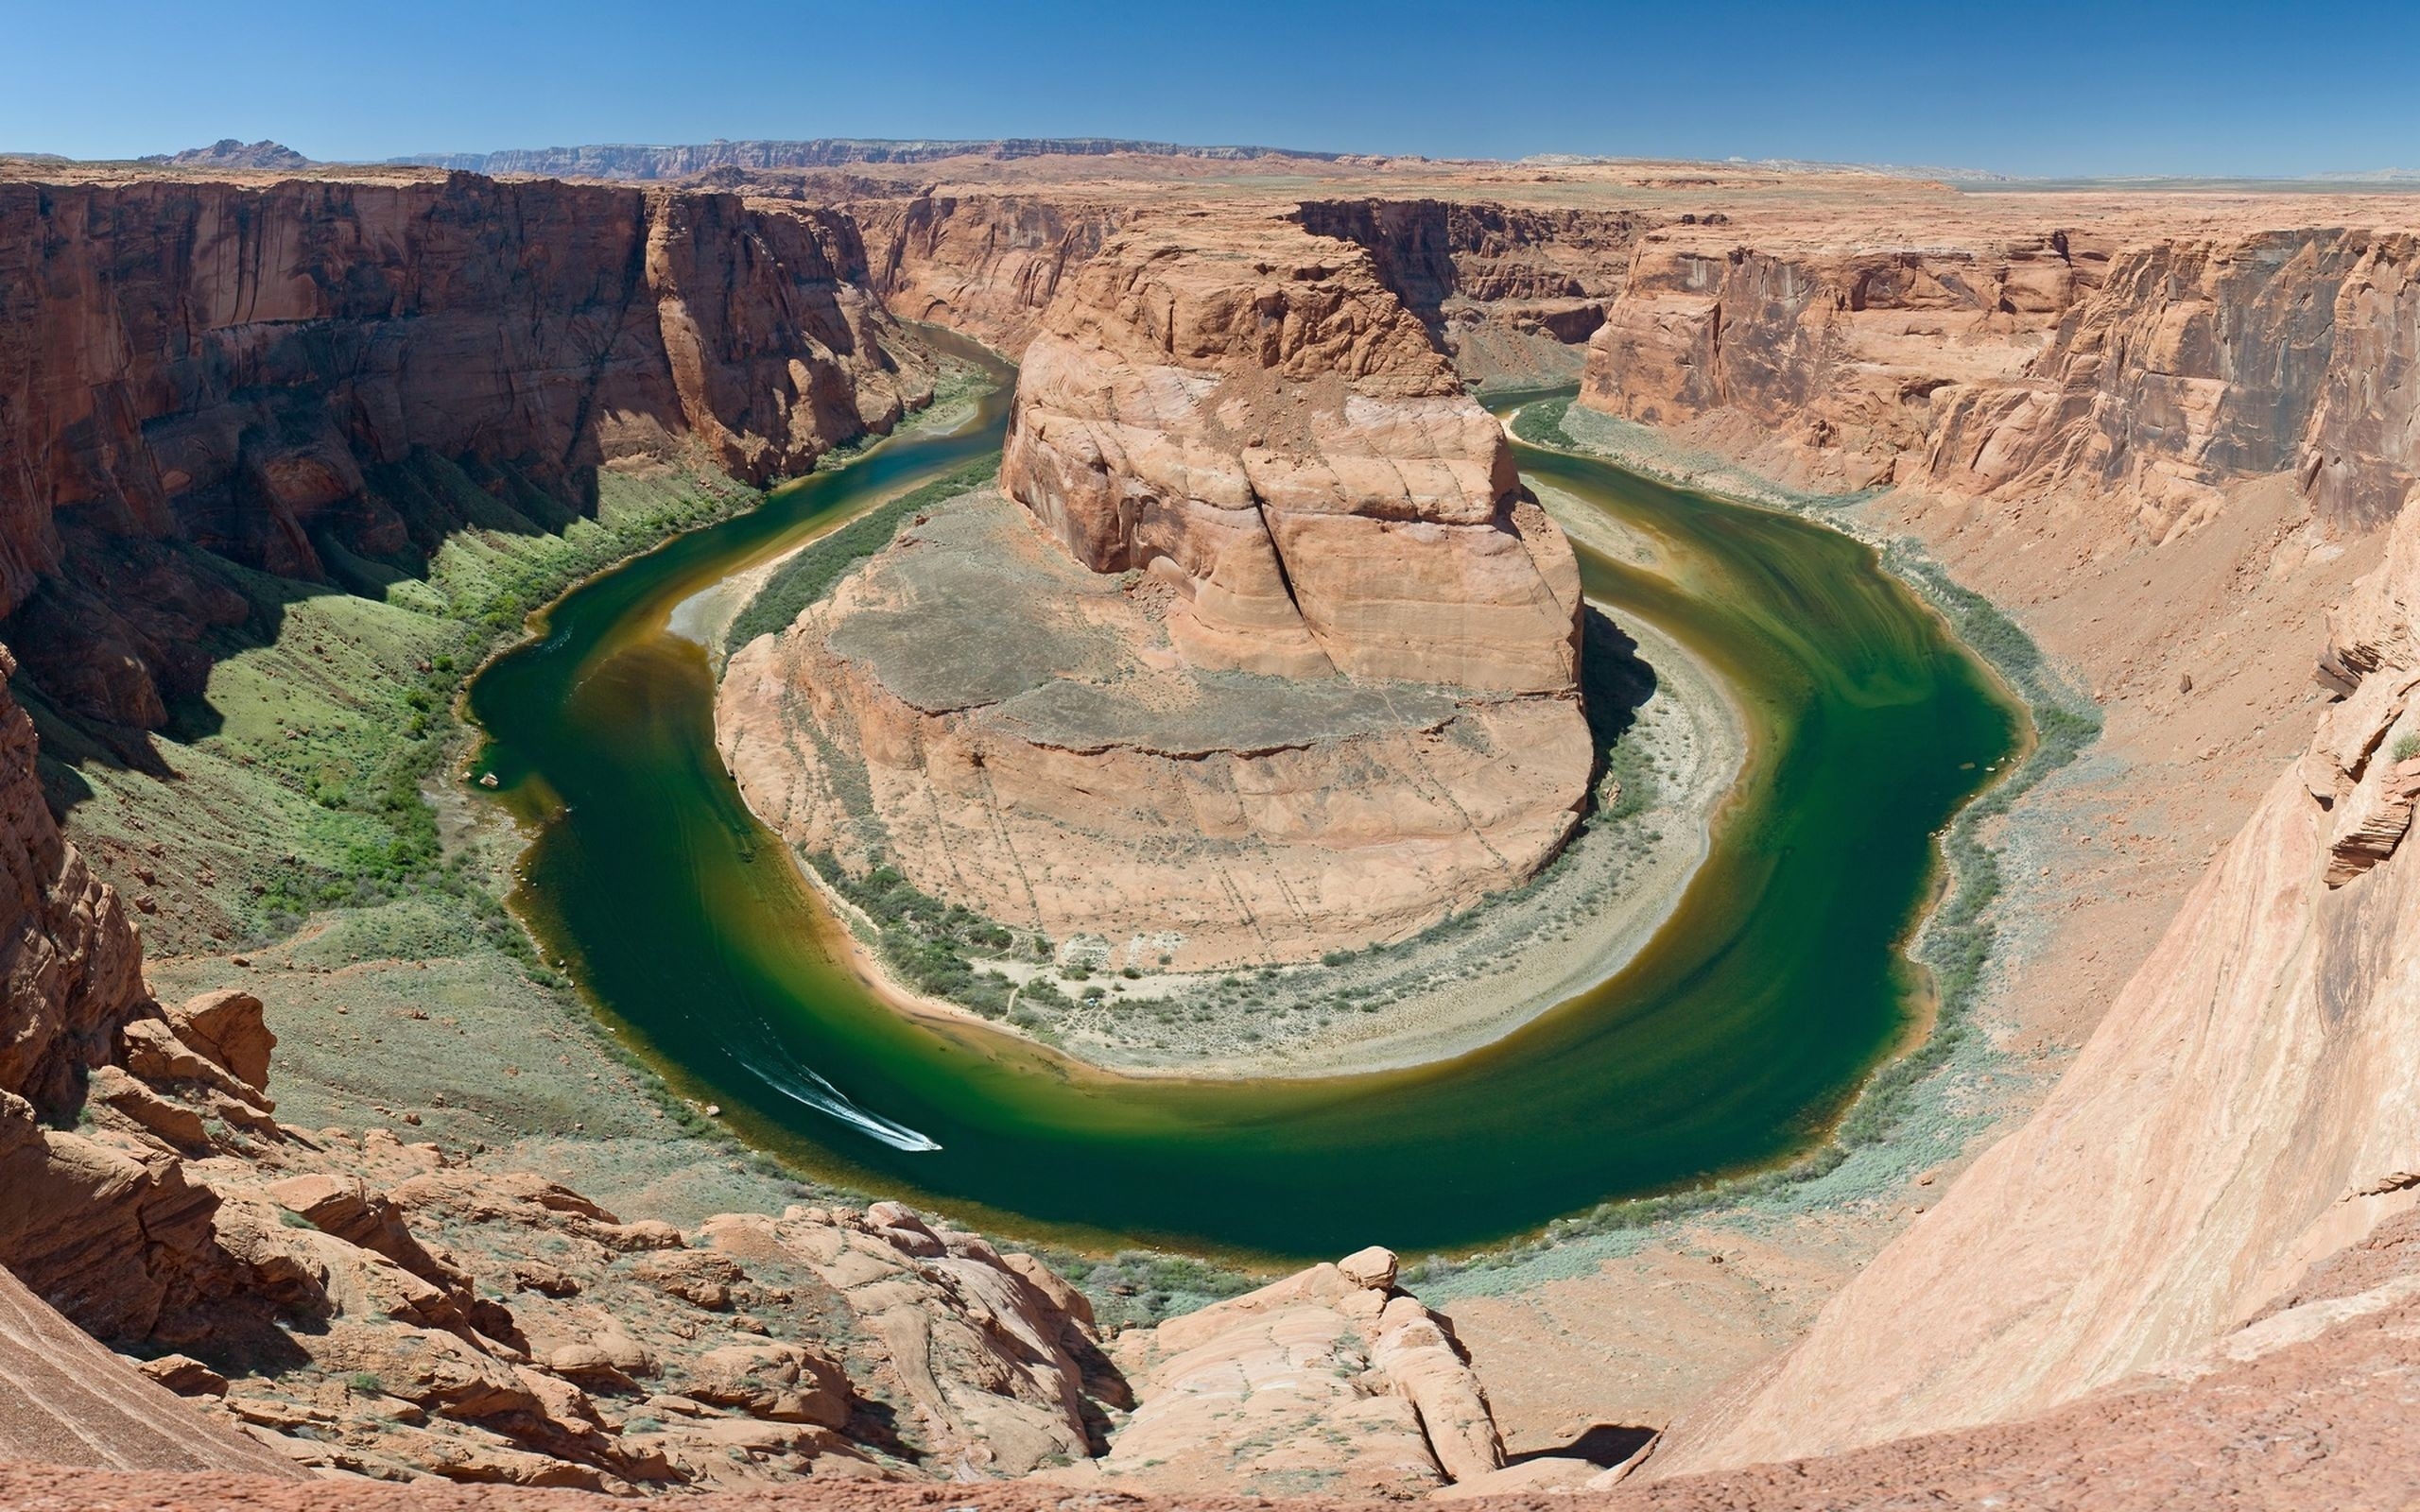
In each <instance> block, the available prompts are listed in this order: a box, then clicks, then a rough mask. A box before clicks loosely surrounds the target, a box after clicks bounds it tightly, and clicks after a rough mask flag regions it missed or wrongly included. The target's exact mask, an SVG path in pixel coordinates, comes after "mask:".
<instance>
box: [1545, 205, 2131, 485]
mask: <svg viewBox="0 0 2420 1512" xmlns="http://www.w3.org/2000/svg"><path fill="white" fill-rule="evenodd" d="M2105 258H2106V253H2105V252H2103V251H2100V250H2099V249H2090V248H2087V247H2084V246H2083V245H2080V244H2079V242H2078V241H2077V240H2076V239H2072V238H2070V237H2069V236H2067V235H2066V234H2065V233H2053V234H2045V235H2042V236H2039V237H2033V238H2021V237H2013V238H2006V239H1987V238H1977V239H1975V240H1974V241H1973V242H1972V243H1971V244H1969V245H1965V246H1948V247H1943V246H1938V245H1934V246H1923V247H1918V246H1908V247H1893V246H1891V245H1889V244H1887V243H1885V244H1883V245H1880V246H1876V247H1870V248H1856V249H1838V248H1833V247H1828V246H1824V245H1817V246H1813V247H1796V246H1788V245H1785V246H1784V247H1781V248H1778V249H1772V250H1765V249H1757V248H1755V247H1748V246H1742V245H1740V243H1739V241H1738V239H1737V235H1736V234H1735V233H1733V232H1729V231H1727V230H1725V229H1723V228H1722V227H1720V226H1717V227H1712V228H1704V227H1701V228H1696V229H1683V228H1677V227H1666V228H1662V229H1660V230H1658V231H1656V232H1652V233H1651V234H1648V235H1647V236H1645V237H1644V238H1643V239H1642V240H1641V242H1640V244H1639V246H1638V249H1637V253H1636V257H1635V260H1634V262H1633V264H1632V266H1631V268H1630V273H1629V278H1628V280H1627V281H1626V283H1625V285H1624V288H1623V291H1622V294H1621V297H1620V298H1619V299H1617V300H1616V301H1613V303H1612V305H1611V306H1610V307H1609V308H1608V309H1607V311H1606V314H1605V320H1604V324H1603V325H1602V326H1601V327H1600V328H1599V330H1598V331H1597V332H1596V333H1595V334H1594V335H1592V336H1591V337H1590V338H1589V343H1588V361H1587V368H1586V371H1585V373H1584V375H1583V376H1582V385H1581V395H1580V402H1581V403H1582V404H1586V405H1589V406H1591V407H1593V408H1597V409H1601V410H1604V411H1606V412H1607V413H1609V414H1614V415H1619V416H1621V417H1622V418H1623V419H1625V420H1633V421H1641V422H1643V423H1646V424H1651V425H1655V426H1658V427H1660V428H1664V429H1667V430H1671V431H1674V432H1676V433H1677V434H1678V435H1680V436H1681V437H1683V438H1687V439H1688V440H1690V441H1692V442H1694V443H1696V444H1700V445H1704V446H1708V447H1711V448H1713V449H1715V450H1718V451H1722V452H1725V453H1728V454H1731V455H1738V456H1740V457H1741V458H1742V459H1743V460H1745V461H1747V462H1748V463H1749V464H1750V465H1751V466H1754V467H1755V468H1757V469H1758V470H1759V471H1762V472H1768V473H1770V474H1772V475H1773V476H1775V477H1777V478H1780V479H1782V480H1783V481H1785V482H1788V483H1790V484H1792V485H1795V486H1811V487H1821V488H1831V489H1861V488H1867V487H1871V486H1874V485H1876V484H1878V483H1888V482H1891V481H1893V479H1894V478H1895V477H1897V475H1898V472H1899V467H1900V461H1901V458H1902V457H1904V456H1906V455H1908V454H1910V453H1920V452H1921V451H1922V449H1923V448H1924V446H1925V444H1926V440H1927V437H1928V436H1929V435H1930V434H1931V431H1932V425H1933V410H1934V407H1935V406H1934V401H1933V396H1934V395H1935V394H1936V393H1937V392H1939V391H1940V390H1942V389H1944V388H1945V387H1952V386H1955V385H1961V384H1977V383H1982V382H1987V381H1990V380H1993V379H2000V378H2008V377H2013V376H2014V374H2016V373H2017V372H2018V371H2020V370H2021V369H2022V368H2023V365H2024V364H2025V362H2026V361H2027V360H2028V359H2029V358H2030V357H2031V356H2032V355H2033V353H2034V352H2036V351H2038V350H2039V348H2040V347H2041V345H2042V343H2043V342H2044V341H2045V340H2046V339H2047V338H2048V335H2049V334H2050V333H2051V332H2052V331H2053V330H2054V329H2056V327H2057V325H2058V322H2059V320H2060V318H2061V317H2062V316H2063V315H2064V314H2065V313H2066V310H2067V308H2068V306H2069V305H2070V304H2072V303H2073V302H2074V301H2075V299H2076V298H2077V296H2078V294H2079V293H2080V292H2082V291H2084V290H2088V289H2089V288H2091V287H2092V286H2093V285H2094V283H2096V282H2098V280H2099V279H2100V273H2101V265H2102V264H2103V262H2104V261H2105Z"/></svg>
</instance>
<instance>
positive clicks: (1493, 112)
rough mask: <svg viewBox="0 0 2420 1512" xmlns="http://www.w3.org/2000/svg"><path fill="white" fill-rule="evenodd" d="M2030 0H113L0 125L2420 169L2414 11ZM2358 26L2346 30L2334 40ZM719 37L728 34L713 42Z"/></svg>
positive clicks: (414, 137) (19, 53) (53, 21)
mask: <svg viewBox="0 0 2420 1512" xmlns="http://www.w3.org/2000/svg"><path fill="white" fill-rule="evenodd" d="M2330 9H2331V8H2329V7H2328V6H2326V5H2325V4H2322V5H2318V6H2312V5H2308V4H2304V5H2294V6H2288V5H2286V4H2282V3H2277V0H2208V3H2206V4H2203V5H2199V6H2184V5H2172V4H2166V3H2142V4H2133V5H2126V4H2106V5H2094V4H2090V3H2087V0H2037V4H2036V5H2035V6H2033V7H2032V8H2031V9H2029V10H2028V11H2027V12H2026V13H2025V17H2024V25H2023V26H2021V27H2009V28H2003V30H2004V32H2005V34H2002V32H1988V31H1985V32H1979V31H1976V30H1973V29H1965V30H1961V29H1959V28H1956V27H1953V26H1934V27H1924V26H1908V25H1907V18H1906V14H1905V11H1904V9H1903V8H1898V7H1885V6H1882V5H1880V4H1876V3H1872V0H1847V3H1842V4H1837V5H1834V6H1831V7H1827V8H1825V9H1824V11H1823V12H1822V14H1821V16H1820V18H1817V19H1813V20H1810V19H1809V16H1808V13H1807V11H1806V8H1804V7H1803V6H1796V5H1791V4H1786V3H1784V0H1709V3H1708V4H1706V5H1704V6H1702V7H1699V8H1695V9H1691V10H1689V11H1688V12H1687V13H1685V14H1681V13H1676V12H1673V11H1671V10H1669V9H1668V8H1662V7H1656V6H1648V5H1643V4H1633V3H1629V0H1613V3H1607V4H1596V5H1579V4H1568V3H1565V4H1556V3H1547V0H1504V3H1501V4H1498V5H1495V6H1494V7H1491V8H1490V9H1488V10H1487V11H1486V12H1484V13H1483V14H1481V13H1478V12H1475V11H1473V10H1472V9H1470V8H1468V7H1464V6H1445V5H1439V4H1434V3H1431V0H1403V3H1401V4H1394V5H1387V6H1379V5H1376V4H1373V3H1370V0H1352V3H1348V4H1340V5H1329V6H1323V7H1305V6H1302V5H1300V4H1289V5H1279V4H1275V3H1272V0H1236V4H1233V5H1231V6H1229V7H1228V8H1226V9H1224V10H1222V11H1221V12H1219V14H1217V15H1210V14H1206V13H1204V14H1196V13H1189V12H1188V13H1179V14H1164V13H1143V12H1138V11H1136V10H1134V9H1132V8H1128V7H1123V6H1118V5H1113V4H1106V3H1098V0H1059V3H1055V4H1050V5H1046V6H1029V7H1025V8H1000V7H996V6H979V5H973V4H967V3H964V0H931V3H928V4H926V5H925V6H923V7H920V8H918V9H916V10H914V11H913V12H911V13H908V15H907V19H906V20H900V19H895V18H893V17H890V16H885V17H882V18H878V19H877V18H873V17H871V16H870V15H869V13H868V12H867V11H865V10H864V9H859V8H852V7H846V6H841V5H838V4H834V3H831V0H788V3H775V0H709V3H708V4H706V5H703V6H700V7H699V8H696V9H693V10H691V11H690V12H688V13H687V14H686V15H684V16H683V18H682V19H681V22H680V24H678V25H675V24H671V23H670V22H669V21H668V19H667V17H666V14H665V13H664V12H663V11H661V10H660V9H655V8H650V7H645V6H641V5H639V4H637V3H636V0H595V3H594V4H588V5H580V6H574V5H571V4H568V3H566V0H537V3H535V4H528V5H520V6H513V7H503V8H499V7H494V6H492V5H491V6H474V5H472V4H470V3H468V0H429V3H428V4H427V5H425V6H423V7H422V8H421V9H419V10H417V11H415V12H414V15H413V23H412V25H410V26H404V27H398V26H395V25H394V23H393V21H392V19H391V17H389V16H387V15H384V14H373V13H370V12H356V11H337V12H330V11H328V10H326V9H324V8H320V7H309V6H304V5H302V4H301V3H300V0H268V3H264V4H258V5H253V6H251V7H247V8H246V20H247V21H248V22H249V23H250V25H247V26H229V25H228V24H227V22H226V19H225V17H224V15H223V13H218V12H209V11H206V10H201V9H194V8H190V7H186V6H183V5H181V4H179V5H171V4H168V3H167V0H122V3H121V4H119V5H118V6H115V7H112V9H111V12H110V16H109V21H108V24H107V25H106V26H95V25H94V24H93V22H92V20H91V19H90V16H89V13H85V14H78V13H75V12H72V11H70V10H69V9H67V8H63V7H60V8H39V9H36V8H27V13H26V14H25V15H23V16H19V17H16V18H12V27H11V29H12V38H11V41H12V52H13V54H14V55H15V56H16V57H17V58H18V59H19V67H18V68H17V69H16V70H15V71H14V83H13V86H12V89H11V90H10V91H9V94H8V95H7V97H6V98H0V150H6V151H9V152H12V153H24V154H28V155H57V156H62V157H67V158H70V159H76V160H83V161H95V160H98V161H123V160H129V159H133V158H139V157H143V156H146V155H153V154H170V153H174V152H177V151H181V150H184V149H186V148H190V147H195V146H207V145H209V144H211V143H213V142H216V141H217V140H220V139H222V138H229V137H232V138H235V139H237V140H241V141H245V142H252V141H258V140H261V139H264V138H267V139H270V140H275V141H278V142H281V143H284V144H285V145H286V146H290V147H292V148H293V149H295V150H296V151H299V152H301V153H302V154H303V155H305V156H307V157H310V158H312V159H314V160H318V161H321V162H328V163H380V162H387V161H390V160H394V159H399V158H406V157H415V156H437V155H475V154H485V153H491V152H496V151H512V150H535V149H541V148H543V147H546V146H601V145H631V146H641V145H662V146H680V145H691V144H699V143H705V142H710V141H713V140H715V139H717V138H720V139H724V140H731V141H810V140H816V139H822V138H845V139H856V140H880V141H915V140H931V141H991V140H998V139H1002V138H1048V139H1061V140H1064V139H1070V138H1081V137H1092V138H1116V139H1125V140H1135V141H1154V142H1173V143H1184V144H1188V145H1222V144H1236V145H1269V146H1282V147H1291V148H1294V149H1298V150H1305V151H1317V152H1338V153H1349V154H1370V155H1384V156H1417V157H1426V158H1433V159H1448V160H1453V159H1459V160H1480V161H1500V162H1513V161H1519V160H1521V159H1524V158H1533V157H1538V156H1544V155H1564V154H1567V155H1571V156H1580V157H1599V158H1619V159H1631V160H1639V161H1648V162H1657V161H1666V162H1704V163H1722V162H1731V161H1745V162H1750V163H1756V162H1776V161H1777V162H1799V163H1838V164H1842V165H1874V166H1892V167H1910V166H1922V165H1926V164H1938V165H1941V167H1942V168H1943V169H1944V170H1945V171H1959V172H1967V173H1978V174H1993V175H2000V176H2005V177H2008V178H2012V179H2034V180H2039V179H2049V180H2064V179H2080V180H2131V179H2162V178H2177V179H2205V180H2206V179H2221V180H2228V179H2236V180H2297V179H2330V180H2333V179H2352V180H2359V179H2361V178H2363V177H2366V176H2372V175H2378V174H2382V173H2386V172H2390V171H2392V170H2393V169H2394V167H2396V166H2399V165H2401V164H2404V163H2415V164H2420V94H2415V92H2413V91H2411V89H2410V87H2409V80H2408V74H2409V61H2408V60H2410V59H2411V57H2413V56H2420V11H2415V12H2414V13H2409V14H2379V13H2376V12H2373V11H2369V10H2366V9H2365V10H2362V11H2358V12H2357V11H2355V10H2353V9H2351V8H2349V7H2338V8H2335V9H2336V10H2338V11H2340V12H2341V17H2340V18H2339V19H2340V20H2341V22H2342V24H2341V25H2337V24H2331V23H2330V17H2329V12H2330ZM2348 35H2358V36H2359V45H2358V46H2352V47H2348V46H2347V45H2345V38H2346V37H2347V36H2348ZM735 60H743V61H745V62H746V63H747V64H748V67H747V68H746V69H744V70H742V69H736V68H735V66H734V65H735Z"/></svg>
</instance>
